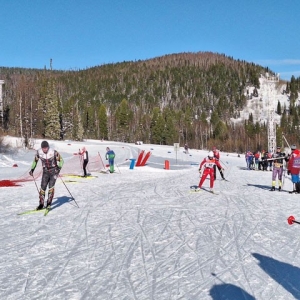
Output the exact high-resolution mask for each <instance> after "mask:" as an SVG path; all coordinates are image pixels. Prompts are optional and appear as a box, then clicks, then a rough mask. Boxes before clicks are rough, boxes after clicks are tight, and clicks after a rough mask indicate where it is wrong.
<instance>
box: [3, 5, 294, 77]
mask: <svg viewBox="0 0 300 300" xmlns="http://www.w3.org/2000/svg"><path fill="white" fill-rule="evenodd" d="M261 2H262V3H261ZM299 11H300V1H299V0H285V1H282V0H280V1H279V0H273V1H270V0H263V1H259V0H254V1H245V0H244V1H241V0H239V1H238V0H229V1H223V0H222V1H221V0H184V1H183V0H127V1H125V0H123V1H122V0H119V1H117V0H81V1H79V0H51V1H48V0H30V1H24V0H23V1H20V0H9V1H7V0H5V1H4V0H0V66H2V67H25V68H44V67H45V66H46V67H47V68H49V66H50V59H52V66H53V69H59V70H77V69H85V68H88V67H93V66H98V65H102V64H106V63H115V62H123V61H134V60H144V59H149V58H154V57H157V56H162V55H166V54H172V53H180V52H199V51H211V52H215V53H222V54H225V55H227V56H230V57H233V58H234V59H240V60H246V61H248V62H254V63H257V64H260V65H262V66H265V67H269V68H270V69H271V70H273V71H274V72H277V73H280V78H282V79H287V80H289V79H290V78H291V76H292V75H294V76H295V77H299V76H300V51H299V50H300V38H299V32H300V30H299V29H300V18H299Z"/></svg>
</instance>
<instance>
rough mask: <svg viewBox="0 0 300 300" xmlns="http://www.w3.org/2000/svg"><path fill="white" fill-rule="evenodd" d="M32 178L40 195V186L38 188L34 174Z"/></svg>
mask: <svg viewBox="0 0 300 300" xmlns="http://www.w3.org/2000/svg"><path fill="white" fill-rule="evenodd" d="M32 178H33V181H34V184H35V186H36V190H37V192H38V194H40V192H39V188H38V186H37V184H36V181H35V178H34V176H33V174H32Z"/></svg>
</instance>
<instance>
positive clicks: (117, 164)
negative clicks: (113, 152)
mask: <svg viewBox="0 0 300 300" xmlns="http://www.w3.org/2000/svg"><path fill="white" fill-rule="evenodd" d="M116 166H117V168H118V170H119V173H120V174H121V171H120V169H119V166H118V164H116Z"/></svg>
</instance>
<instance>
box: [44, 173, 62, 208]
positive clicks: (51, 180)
mask: <svg viewBox="0 0 300 300" xmlns="http://www.w3.org/2000/svg"><path fill="white" fill-rule="evenodd" d="M57 176H58V175H57V174H56V173H55V169H54V168H53V169H50V170H48V169H44V170H43V175H42V181H41V189H40V204H43V205H44V200H45V193H46V189H47V186H48V187H49V190H48V200H47V204H49V205H51V203H52V199H53V197H54V185H55V182H56V179H57Z"/></svg>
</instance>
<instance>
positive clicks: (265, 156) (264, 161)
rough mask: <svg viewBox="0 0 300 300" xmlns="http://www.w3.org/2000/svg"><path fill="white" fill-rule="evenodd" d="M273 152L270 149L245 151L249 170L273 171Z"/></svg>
mask: <svg viewBox="0 0 300 300" xmlns="http://www.w3.org/2000/svg"><path fill="white" fill-rule="evenodd" d="M271 158H272V153H271V152H270V151H265V150H262V151H259V150H257V151H255V152H252V151H250V150H248V151H247V152H246V153H245V160H246V165H247V170H261V171H272V165H273V162H272V160H270V159H271Z"/></svg>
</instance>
